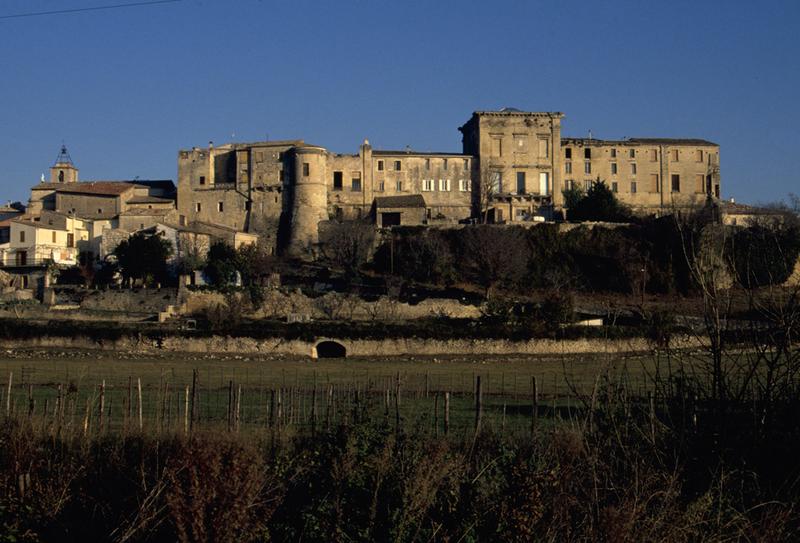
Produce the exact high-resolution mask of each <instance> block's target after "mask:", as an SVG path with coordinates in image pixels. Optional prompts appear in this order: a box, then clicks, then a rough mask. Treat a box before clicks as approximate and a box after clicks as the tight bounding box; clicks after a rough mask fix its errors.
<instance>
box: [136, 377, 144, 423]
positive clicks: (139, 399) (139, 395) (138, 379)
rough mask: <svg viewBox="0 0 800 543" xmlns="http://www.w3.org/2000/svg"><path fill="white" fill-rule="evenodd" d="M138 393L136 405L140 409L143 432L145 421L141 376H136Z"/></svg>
mask: <svg viewBox="0 0 800 543" xmlns="http://www.w3.org/2000/svg"><path fill="white" fill-rule="evenodd" d="M136 394H137V403H136V407H137V408H138V411H139V431H140V432H141V431H142V430H143V429H144V421H143V420H142V379H141V377H137V378H136Z"/></svg>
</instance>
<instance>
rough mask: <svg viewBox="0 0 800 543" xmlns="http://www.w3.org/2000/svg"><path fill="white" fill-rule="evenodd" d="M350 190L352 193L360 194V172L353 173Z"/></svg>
mask: <svg viewBox="0 0 800 543" xmlns="http://www.w3.org/2000/svg"><path fill="white" fill-rule="evenodd" d="M350 187H351V188H350V190H351V191H353V192H361V173H360V172H353V176H352V178H351V179H350Z"/></svg>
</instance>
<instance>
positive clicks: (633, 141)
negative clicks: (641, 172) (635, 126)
mask: <svg viewBox="0 0 800 543" xmlns="http://www.w3.org/2000/svg"><path fill="white" fill-rule="evenodd" d="M561 144H562V145H570V144H573V145H588V146H591V145H596V146H602V145H620V146H624V145H695V146H698V145H699V146H703V147H706V146H715V147H716V146H717V144H716V143H713V142H710V141H708V140H703V139H695V138H628V139H624V140H603V139H598V138H569V137H563V138H561Z"/></svg>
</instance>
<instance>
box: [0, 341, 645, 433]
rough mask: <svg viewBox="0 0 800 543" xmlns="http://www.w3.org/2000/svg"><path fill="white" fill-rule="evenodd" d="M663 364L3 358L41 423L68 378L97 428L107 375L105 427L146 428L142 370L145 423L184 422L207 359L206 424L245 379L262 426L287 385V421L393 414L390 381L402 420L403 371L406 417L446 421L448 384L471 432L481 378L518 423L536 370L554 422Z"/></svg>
mask: <svg viewBox="0 0 800 543" xmlns="http://www.w3.org/2000/svg"><path fill="white" fill-rule="evenodd" d="M654 364H655V362H654V360H653V359H652V358H650V357H646V356H624V355H618V354H617V355H602V354H597V355H591V356H577V355H570V356H563V357H559V356H556V357H541V356H485V357H477V356H451V357H419V356H416V357H384V358H351V359H346V360H311V359H309V358H302V357H294V358H290V357H267V356H263V357H259V356H242V355H221V356H215V355H202V354H200V355H198V354H185V355H179V354H164V355H134V354H125V353H120V354H118V355H109V354H108V353H105V352H99V351H97V352H92V351H56V352H50V353H48V352H44V351H29V352H10V353H9V352H7V353H6V354H5V355H4V356H2V357H0V372H1V373H0V379H1V380H2V381H0V382H2V383H3V385H2V393H0V399H1V400H2V403H1V404H0V405H2V409H5V408H6V393H7V390H6V389H7V383H8V377H9V373H12V372H13V392H12V401H11V405H12V410H13V411H14V412H15V413H16V414H17V416H27V413H28V411H29V407H30V400H29V395H31V397H32V398H33V400H34V409H33V413H34V416H33V420H34V422H35V423H37V424H44V425H48V424H49V425H51V426H52V425H53V421H54V417H53V411H54V408H55V405H56V402H57V398H58V387H59V385H60V386H61V387H62V391H63V394H64V395H65V398H66V399H65V401H64V402H63V409H64V414H63V417H62V418H60V419H59V421H60V424H61V425H63V426H64V427H68V428H71V429H73V430H76V429H82V427H83V424H84V419H85V417H86V412H87V409H88V411H89V421H90V422H89V424H90V427H93V428H96V427H97V425H98V423H99V405H100V392H99V391H100V385H101V383H103V382H104V383H105V394H104V404H105V413H104V419H105V424H104V427H106V428H107V429H110V430H121V429H123V428H126V427H127V428H130V427H136V426H138V415H137V410H138V408H137V405H138V402H137V380H139V379H140V380H141V383H142V419H143V426H146V427H147V428H148V429H150V430H158V431H182V429H183V424H184V420H185V419H184V413H185V400H186V387H188V386H190V385H191V382H192V372H193V370H195V369H196V370H197V371H198V405H197V407H196V413H197V420H198V424H199V425H202V426H204V427H207V426H214V427H215V426H220V427H223V428H226V427H227V417H228V409H229V407H228V405H229V395H230V389H229V387H230V386H231V383H233V395H234V405H235V398H236V397H237V396H238V394H239V388H240V387H241V400H240V406H241V407H240V426H241V428H244V429H250V430H253V429H259V428H267V427H268V426H269V424H270V423H271V422H272V423H276V419H277V413H276V411H277V407H276V404H277V394H278V391H279V390H280V391H281V400H282V402H281V403H282V406H281V414H282V416H283V423H282V426H283V427H295V428H297V427H303V428H306V427H309V426H310V422H311V412H312V403H313V399H314V398H316V406H317V407H316V413H317V424H319V425H324V424H325V423H326V422H327V423H330V424H338V423H345V424H347V423H351V422H353V418H354V416H359V417H361V418H363V417H370V418H373V417H386V416H387V413H386V405H385V402H386V399H385V397H386V391H387V390H389V392H390V402H389V403H390V406H389V410H388V411H389V413H388V418H389V419H390V420H392V421H394V420H395V418H396V412H395V403H394V391H395V388H396V383H397V379H398V377H399V380H400V417H401V420H402V422H403V424H415V425H422V426H423V427H425V426H427V427H429V428H430V429H431V430H436V429H437V428H438V429H440V430H441V429H442V428H443V417H444V393H445V392H448V393H450V395H451V408H450V423H451V428H452V429H454V430H456V429H462V430H463V429H467V428H472V426H473V425H474V419H475V396H474V387H475V382H476V380H477V377H480V378H481V389H482V396H483V406H484V407H483V424H484V425H485V426H494V427H502V428H504V429H509V430H513V429H525V428H529V426H530V420H531V413H532V407H531V403H532V395H531V380H532V378H533V377H535V378H536V381H537V388H538V391H539V406H540V407H539V411H538V413H539V417H541V419H542V423H546V421H548V420H553V419H555V418H558V417H560V418H567V419H569V418H571V417H572V415H573V414H574V412H575V409H576V408H579V407H580V405H581V404H580V401H579V396H581V395H583V396H589V395H590V394H591V390H592V388H593V386H594V383H595V382H596V380H597V378H598V376H600V375H601V374H604V373H606V372H608V373H609V374H610V375H611V376H612V378H614V379H624V380H626V383H627V384H628V385H629V386H631V385H632V386H633V387H635V388H644V387H646V385H647V377H646V376H647V374H648V372H651V371H652V369H653V368H654ZM314 390H316V392H315V393H314V392H312V391H314ZM329 390H330V392H331V393H332V394H333V396H334V400H333V401H332V402H331V404H332V405H331V406H330V408H328V407H326V396H327V395H328V393H329ZM356 390H357V391H358V400H356V397H355V396H356ZM67 391H69V392H67ZM437 395H438V397H439V399H438V401H437V400H436V397H437ZM273 396H274V398H273ZM87 405H88V408H87ZM45 406H46V407H47V415H46V416H45V414H44V409H45ZM436 407H438V409H436V410H435V408H436ZM354 413H355V414H354Z"/></svg>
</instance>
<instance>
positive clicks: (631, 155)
mask: <svg viewBox="0 0 800 543" xmlns="http://www.w3.org/2000/svg"><path fill="white" fill-rule="evenodd" d="M628 156H629V157H631V158H636V149H631V150H630V151H628Z"/></svg>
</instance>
